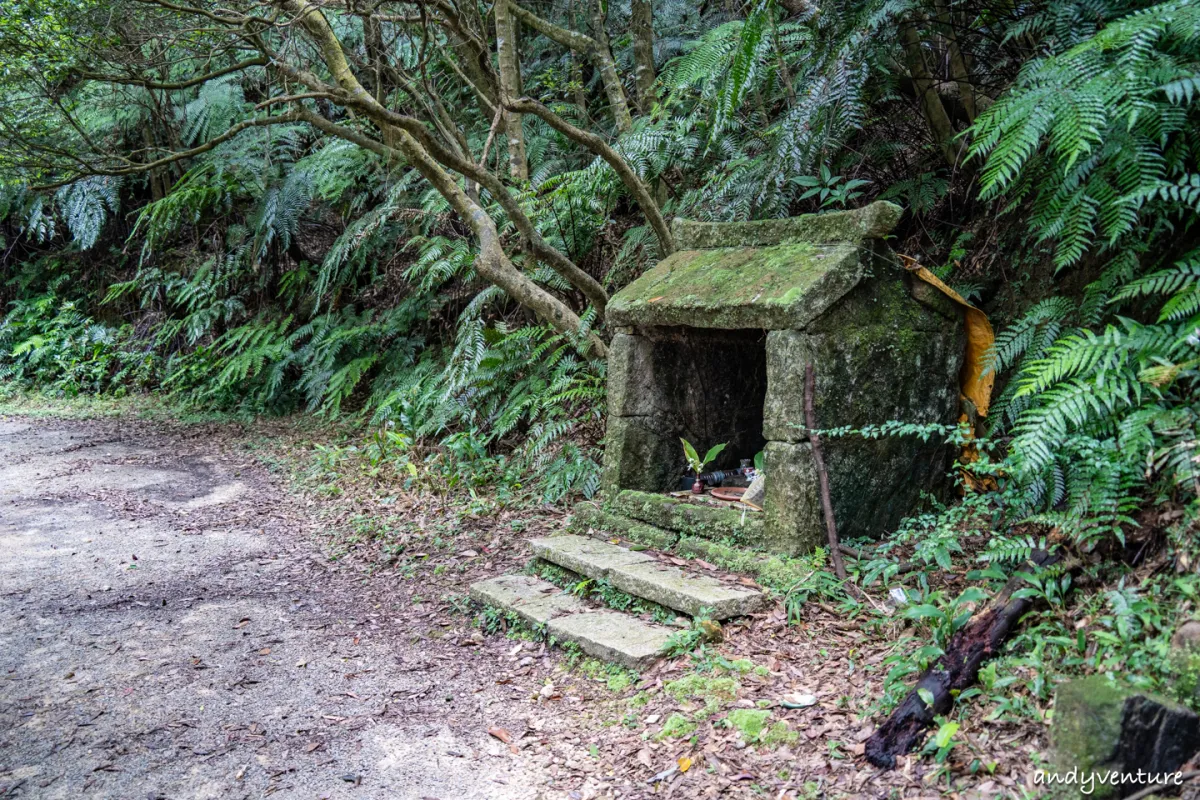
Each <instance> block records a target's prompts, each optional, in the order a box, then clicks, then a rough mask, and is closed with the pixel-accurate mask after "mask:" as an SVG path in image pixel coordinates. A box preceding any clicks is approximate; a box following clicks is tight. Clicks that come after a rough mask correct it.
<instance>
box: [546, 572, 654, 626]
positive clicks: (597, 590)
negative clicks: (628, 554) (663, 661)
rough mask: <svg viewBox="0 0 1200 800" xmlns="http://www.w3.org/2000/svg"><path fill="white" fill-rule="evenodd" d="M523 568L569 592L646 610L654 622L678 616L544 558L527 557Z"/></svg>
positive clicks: (637, 610)
mask: <svg viewBox="0 0 1200 800" xmlns="http://www.w3.org/2000/svg"><path fill="white" fill-rule="evenodd" d="M525 571H526V572H527V573H529V574H530V575H536V576H537V577H539V578H541V579H542V580H544V581H547V582H549V583H552V584H554V585H555V586H557V587H558V588H560V589H562V590H564V591H567V592H570V593H571V594H572V595H575V596H577V597H588V598H590V599H592V600H595V601H596V602H598V603H600V604H601V605H603V606H606V607H608V608H611V609H614V610H616V611H625V612H627V613H630V614H638V615H641V614H649V615H650V616H651V618H652V619H653V620H654V621H655V622H658V623H662V624H664V625H665V624H671V623H673V622H674V621H675V619H676V617H678V612H676V611H674V610H673V609H670V608H667V607H666V606H661V605H659V604H658V603H655V602H654V601H653V600H647V599H645V598H643V597H635V596H634V595H631V594H629V593H628V592H623V591H621V590H620V589H617V588H616V587H614V586H613V585H612V584H611V583H609V582H608V581H606V580H604V579H603V578H601V579H598V580H597V579H594V578H588V577H585V576H583V575H580V574H579V573H578V572H572V571H571V570H569V569H566V568H565V567H561V566H559V565H558V564H555V563H552V562H550V561H547V560H545V559H544V558H536V557H535V558H531V559H530V560H529V563H528V564H526V565H525Z"/></svg>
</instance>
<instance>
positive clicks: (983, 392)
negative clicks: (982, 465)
mask: <svg viewBox="0 0 1200 800" xmlns="http://www.w3.org/2000/svg"><path fill="white" fill-rule="evenodd" d="M900 260H901V263H902V264H903V265H904V268H905V269H906V270H908V271H909V272H911V273H913V274H914V275H916V276H917V277H918V278H920V279H921V280H922V281H924V282H925V283H928V284H929V285H930V286H932V287H934V288H935V289H937V290H938V291H939V292H941V293H942V294H944V295H946V297H948V298H950V299H951V300H952V301H953V302H954V304H955V305H956V306H958V307H959V309H960V310H961V311H962V312H963V323H964V325H965V327H966V331H967V353H966V358H965V359H964V360H963V365H962V370H961V371H960V372H959V374H958V391H959V399H960V401H961V403H962V408H963V413H962V416H961V417H959V421H960V422H965V423H967V425H968V426H969V428H970V432H969V433H968V436H969V437H972V438H973V437H974V434H975V425H976V423H977V422H978V421H979V420H981V419H984V418H986V417H987V413H988V407H989V406H990V405H991V402H992V386H993V385H994V384H995V382H996V373H995V371H994V370H992V369H990V368H989V366H990V365H989V364H988V360H989V358H990V353H991V350H992V344H993V343H994V342H995V341H996V334H995V332H994V331H993V330H992V323H991V322H990V321H989V320H988V318H987V314H984V313H983V312H982V311H980V310H979V309H978V308H976V307H975V306H973V305H971V304H970V303H968V302H967V301H966V300H964V299H963V297H962V295H960V294H959V293H958V292H956V291H954V290H953V289H951V288H950V287H949V286H947V285H946V284H944V283H942V281H941V279H939V278H938V276H936V275H934V274H933V273H932V272H930V271H929V270H928V269H926V268H925V267H922V266H921V263H920V262H919V261H917V259H915V258H913V257H912V256H905V255H901V256H900ZM978 458H979V452H978V450H976V448H975V445H974V444H973V443H970V442H968V443H967V444H966V445H964V446H963V449H962V453H961V454H960V455H959V461H961V462H962V463H964V464H969V463H971V462H972V461H975V460H977V459H978ZM964 479H965V481H966V485H967V486H968V487H969V488H972V489H980V488H995V481H994V480H992V479H991V478H985V479H982V480H981V479H979V478H974V477H972V476H971V475H969V474H968V475H964Z"/></svg>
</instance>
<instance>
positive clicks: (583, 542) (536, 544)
mask: <svg viewBox="0 0 1200 800" xmlns="http://www.w3.org/2000/svg"><path fill="white" fill-rule="evenodd" d="M530 546H531V547H532V548H533V552H534V555H536V556H537V557H538V558H541V559H543V560H545V561H549V562H551V563H553V564H557V565H559V566H560V567H564V568H565V569H569V570H571V571H572V572H577V573H579V574H580V575H583V576H585V577H588V578H592V579H595V580H606V581H608V582H609V583H610V584H612V586H613V587H614V588H616V589H620V590H621V591H622V592H626V593H627V594H631V595H633V596H635V597H640V598H642V599H643V600H650V601H651V602H654V603H658V604H659V605H660V606H666V607H667V608H673V609H675V610H676V611H680V612H682V613H684V614H688V615H690V616H693V617H694V616H698V615H699V614H700V613H701V611H702V610H703V611H704V612H706V613H707V614H708V615H709V616H711V617H712V618H713V619H717V620H723V619H729V618H730V617H740V616H743V615H745V614H749V613H750V612H751V611H755V610H756V609H758V608H760V607H761V606H762V603H763V600H764V597H763V594H762V592H759V591H758V590H756V589H751V588H749V587H746V586H730V585H728V584H726V583H722V582H721V581H720V580H718V579H717V578H714V577H712V576H711V575H700V574H696V573H694V572H688V571H685V570H683V569H681V568H679V567H677V566H674V565H672V564H664V563H663V562H661V561H659V560H658V559H657V558H655V557H654V556H653V555H651V554H650V553H647V552H645V551H638V550H630V549H628V548H625V547H621V546H619V545H615V544H611V543H609V542H605V541H601V540H599V539H593V538H591V537H588V536H576V535H574V534H564V535H560V536H547V537H545V538H542V539H534V540H533V541H531V542H530Z"/></svg>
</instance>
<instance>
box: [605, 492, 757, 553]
mask: <svg viewBox="0 0 1200 800" xmlns="http://www.w3.org/2000/svg"><path fill="white" fill-rule="evenodd" d="M612 506H613V511H615V512H617V513H619V514H623V515H625V516H627V517H632V518H634V519H636V520H640V521H642V522H647V523H649V524H651V525H654V526H656V527H659V528H666V529H667V530H672V531H678V532H679V533H687V534H692V535H695V536H706V537H709V538H716V539H729V540H732V541H735V542H743V543H747V544H754V543H756V542H761V541H762V539H763V530H762V520H761V519H760V517H761V515H760V514H755V513H754V512H751V511H746V512H739V511H737V510H736V509H732V508H722V507H718V506H714V505H707V504H701V503H688V502H683V501H679V500H676V499H675V498H673V497H668V496H666V495H660V494H650V493H649V492H638V491H631V490H625V491H623V492H621V493H620V494H618V495H617V496H616V498H615V499H614V500H613V501H612Z"/></svg>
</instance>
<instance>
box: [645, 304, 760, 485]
mask: <svg viewBox="0 0 1200 800" xmlns="http://www.w3.org/2000/svg"><path fill="white" fill-rule="evenodd" d="M641 333H642V334H643V335H644V336H645V337H646V338H647V339H648V340H649V341H650V342H651V343H652V348H653V351H652V352H653V363H654V368H653V375H654V384H655V385H654V387H653V392H654V394H655V400H656V402H655V405H656V406H658V407H659V409H660V414H661V418H662V419H663V420H664V422H666V423H667V425H668V426H669V427H670V428H671V430H670V431H663V433H664V434H669V435H671V436H673V437H677V438H678V437H682V438H684V439H687V440H688V441H689V442H691V443H692V444H693V445H694V446H695V448H696V450H697V451H698V452H699V453H700V455H701V456H702V457H703V455H704V453H705V451H707V450H708V448H710V447H712V446H713V445H717V444H721V443H725V444H726V447H725V450H724V451H723V452H722V453H721V455H720V456H719V457H718V458H717V459H716V460H715V461H714V462H713V463H712V464H710V465H708V466H707V467H706V468H705V469H706V470H714V469H718V470H719V469H731V468H734V467H737V466H738V462H739V460H740V459H743V458H754V456H755V454H757V453H759V452H761V451H762V449H763V448H764V447H766V444H767V440H766V438H765V437H764V436H763V405H764V403H765V402H766V397H767V335H766V331H761V330H717V329H710V328H688V327H653V328H645V329H643V330H642V331H641ZM677 452H678V453H679V455H678V458H677V464H676V466H677V470H676V472H678V474H679V476H683V475H684V474H686V472H687V462H686V460H685V459H684V457H683V446H682V445H680V446H679V449H678V451H677Z"/></svg>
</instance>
